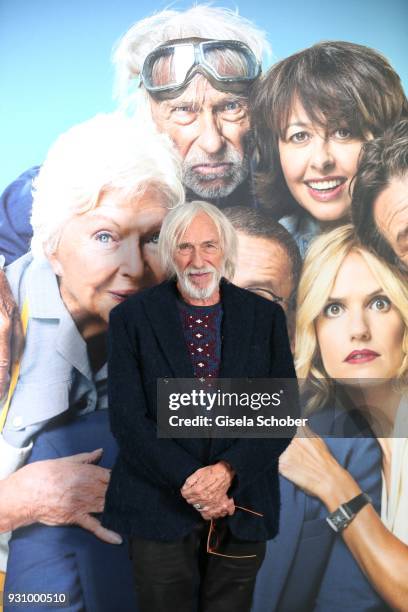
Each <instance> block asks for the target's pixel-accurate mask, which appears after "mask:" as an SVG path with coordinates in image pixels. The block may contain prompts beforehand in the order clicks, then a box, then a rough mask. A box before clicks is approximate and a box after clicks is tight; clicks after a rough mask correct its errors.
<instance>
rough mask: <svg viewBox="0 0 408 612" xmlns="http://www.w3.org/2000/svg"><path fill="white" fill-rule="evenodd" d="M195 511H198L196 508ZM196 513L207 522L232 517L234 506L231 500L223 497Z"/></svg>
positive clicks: (225, 496)
mask: <svg viewBox="0 0 408 612" xmlns="http://www.w3.org/2000/svg"><path fill="white" fill-rule="evenodd" d="M196 510H198V508H196ZM198 511H199V512H200V514H201V516H202V517H203V519H204V520H206V521H209V520H211V519H217V518H221V517H223V516H232V515H233V514H234V512H235V504H234V500H233V499H232V498H229V497H228V496H227V495H224V496H223V497H221V498H220V499H219V500H218V501H217V502H214V503H212V504H207V505H206V506H203V507H202V509H200V510H198Z"/></svg>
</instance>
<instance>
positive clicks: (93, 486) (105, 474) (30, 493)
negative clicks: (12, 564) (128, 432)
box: [0, 449, 122, 544]
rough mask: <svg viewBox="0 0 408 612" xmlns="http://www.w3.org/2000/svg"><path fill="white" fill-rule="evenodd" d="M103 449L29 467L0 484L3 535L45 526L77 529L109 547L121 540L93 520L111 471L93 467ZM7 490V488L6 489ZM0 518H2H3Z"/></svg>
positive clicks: (101, 505)
mask: <svg viewBox="0 0 408 612" xmlns="http://www.w3.org/2000/svg"><path fill="white" fill-rule="evenodd" d="M101 456H102V449H97V450H94V451H92V452H90V453H80V454H77V455H72V456H71V457H62V458H60V459H49V460H46V461H38V462H35V463H30V464H28V465H26V466H24V467H22V468H21V469H19V470H17V471H16V472H14V474H12V475H11V476H9V477H8V478H7V479H5V480H3V481H0V485H1V488H0V493H2V497H3V493H5V494H6V495H4V499H5V500H6V499H7V500H8V503H7V505H6V508H8V512H7V510H6V514H7V515H8V516H5V515H4V514H3V513H4V512H5V511H4V507H3V508H2V510H1V511H0V529H1V530H3V531H5V530H8V529H15V528H16V527H21V526H23V525H30V524H32V523H35V522H40V523H43V524H44V525H79V526H80V527H83V528H84V529H87V530H88V531H90V532H92V533H93V534H94V535H95V536H96V537H98V538H99V539H101V540H103V541H104V542H107V543H110V544H120V543H121V542H122V538H121V537H120V536H119V535H118V534H117V533H115V532H113V531H110V530H108V529H105V528H104V527H102V525H101V523H100V521H99V520H98V519H97V518H96V517H94V516H92V514H93V513H98V512H102V510H103V507H104V503H105V493H106V489H107V487H108V483H109V479H110V470H108V469H106V468H103V467H100V466H98V465H95V463H96V462H98V461H99V460H100V458H101ZM5 487H6V488H5ZM2 515H3V516H2ZM7 519H8V520H7Z"/></svg>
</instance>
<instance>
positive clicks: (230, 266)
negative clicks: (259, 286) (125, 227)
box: [159, 200, 238, 280]
mask: <svg viewBox="0 0 408 612" xmlns="http://www.w3.org/2000/svg"><path fill="white" fill-rule="evenodd" d="M199 213H205V214H206V215H208V216H209V217H210V219H211V220H212V221H213V223H214V225H215V226H216V228H217V231H218V235H219V238H220V245H221V249H222V250H223V253H224V270H223V273H224V276H225V278H227V279H229V280H231V279H232V278H233V277H234V273H235V263H236V259H237V242H238V239H237V235H236V231H235V229H234V227H233V225H232V223H231V221H230V220H229V219H227V217H226V216H225V215H224V213H223V212H222V211H221V210H220V209H219V208H217V207H216V206H214V205H213V204H210V203H209V202H202V201H200V200H194V201H193V202H188V203H187V204H186V206H181V207H180V208H176V209H175V210H172V211H171V212H170V213H169V214H168V215H167V216H166V218H165V219H164V221H163V225H162V229H161V231H160V237H159V257H160V262H161V264H162V268H163V270H164V272H165V273H166V274H167V275H168V276H174V275H175V274H176V273H177V270H176V266H175V264H174V254H175V252H176V248H177V243H178V241H179V240H180V239H181V237H182V236H183V234H184V232H185V231H186V229H187V228H188V227H189V225H190V224H191V222H192V220H193V219H194V217H196V216H197V215H198V214H199Z"/></svg>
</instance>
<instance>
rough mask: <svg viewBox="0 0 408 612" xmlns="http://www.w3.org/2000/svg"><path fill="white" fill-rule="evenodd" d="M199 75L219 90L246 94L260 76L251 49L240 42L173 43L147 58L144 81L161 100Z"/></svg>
mask: <svg viewBox="0 0 408 612" xmlns="http://www.w3.org/2000/svg"><path fill="white" fill-rule="evenodd" d="M197 73H200V74H202V75H203V76H204V77H205V78H207V79H208V80H209V81H210V83H211V84H212V85H213V87H215V88H216V89H219V90H221V91H228V92H230V91H232V92H243V91H245V90H246V89H247V88H248V86H249V85H251V84H252V83H253V81H255V79H257V78H258V77H259V75H260V74H261V64H260V62H258V60H257V59H256V57H255V55H254V54H253V52H252V51H251V49H250V48H249V47H248V45H246V44H245V43H242V42H240V41H238V40H210V39H205V38H182V39H177V40H170V41H168V42H166V43H165V44H163V45H160V47H157V48H156V49H154V50H153V51H152V52H151V53H149V55H148V56H147V57H146V59H145V61H144V64H143V68H142V72H141V81H142V83H143V85H144V86H145V88H146V89H147V91H148V92H149V93H150V94H151V95H153V96H155V97H158V98H162V99H166V98H173V97H176V96H177V95H178V94H179V93H180V92H181V91H182V90H183V89H184V88H185V87H186V86H187V85H188V83H189V82H190V81H191V79H192V78H193V77H194V75H195V74H197Z"/></svg>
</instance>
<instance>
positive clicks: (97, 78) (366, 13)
mask: <svg viewBox="0 0 408 612" xmlns="http://www.w3.org/2000/svg"><path fill="white" fill-rule="evenodd" d="M217 5H221V6H227V7H229V8H234V7H235V6H238V7H239V10H240V13H241V14H242V15H243V16H245V17H247V18H249V19H252V20H254V21H255V22H256V23H257V24H258V26H260V25H261V26H262V27H263V28H264V29H265V30H266V31H267V32H268V34H269V40H270V42H271V44H272V48H273V59H274V60H276V59H281V58H283V57H285V56H287V55H289V54H291V53H293V52H295V51H297V50H299V49H301V48H304V47H307V46H309V45H311V44H313V43H315V42H317V41H319V40H328V39H342V40H349V41H352V42H357V43H361V44H365V45H369V46H372V47H374V48H376V49H378V50H380V51H382V53H383V54H384V55H385V56H386V57H387V58H388V59H389V60H390V61H391V63H392V65H393V66H394V68H395V69H396V70H397V72H399V74H400V75H401V77H402V80H403V83H404V85H405V88H407V84H408V36H407V34H408V0H337V2H330V0H280V1H275V0H269V1H268V2H262V1H261V0H240V1H238V2H236V3H232V2H230V1H228V0H224V2H223V1H222V0H220V1H219V2H217ZM190 6H191V2H175V3H172V4H171V5H169V3H168V2H164V1H163V2H159V1H153V2H146V1H144V0H143V1H140V0H133V1H130V0H116V1H113V0H0V75H1V82H0V83H1V84H0V91H1V95H0V122H1V124H0V128H1V131H0V134H1V141H0V142H1V145H0V147H1V164H0V166H1V167H0V191H2V190H3V188H4V187H5V186H6V185H7V184H8V183H9V182H10V181H11V180H13V179H14V178H15V177H16V176H17V175H18V174H19V173H20V172H22V171H23V170H24V169H26V168H27V167H28V166H30V165H34V164H38V163H41V161H42V160H43V159H44V157H45V154H46V151H47V149H48V147H49V145H50V144H51V143H52V141H53V140H54V139H55V138H56V136H57V135H58V134H59V133H60V132H61V131H64V130H65V129H67V128H68V127H69V126H70V125H72V124H74V123H76V122H78V121H81V120H84V119H87V118H89V117H91V116H92V115H94V114H95V113H96V112H98V111H109V110H112V109H113V108H114V107H115V104H114V101H113V100H112V83H113V69H112V66H111V62H110V58H111V49H112V46H113V43H115V42H116V41H117V40H118V39H119V38H120V36H121V35H122V34H123V33H124V32H125V31H126V30H127V29H128V27H129V26H130V25H131V24H132V23H133V22H135V21H137V20H138V19H141V18H143V17H145V16H147V15H149V14H151V13H152V12H153V11H156V10H161V9H164V8H166V7H170V8H179V9H182V8H188V7H190Z"/></svg>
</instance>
